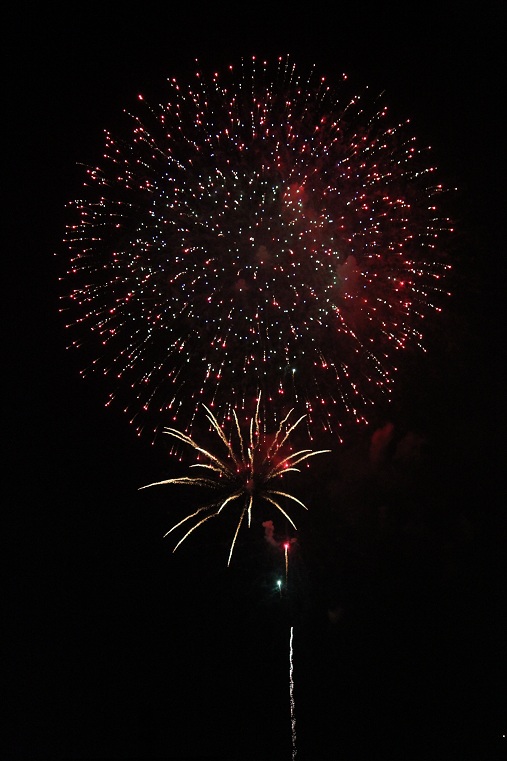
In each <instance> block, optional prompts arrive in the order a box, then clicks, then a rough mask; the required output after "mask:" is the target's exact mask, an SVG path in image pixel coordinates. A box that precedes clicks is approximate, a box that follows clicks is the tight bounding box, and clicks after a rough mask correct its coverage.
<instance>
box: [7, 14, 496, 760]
mask: <svg viewBox="0 0 507 761" xmlns="http://www.w3.org/2000/svg"><path fill="white" fill-rule="evenodd" d="M166 5H167V8H169V7H172V4H169V3H167V4H166ZM115 8H116V4H112V3H111V4H102V5H99V4H95V3H87V4H82V5H80V6H79V7H74V5H73V4H70V5H62V6H60V7H56V6H55V5H51V6H50V9H49V10H48V8H47V7H44V6H38V7H37V8H36V9H35V10H34V9H32V8H30V7H29V6H28V5H25V4H23V3H17V4H16V5H14V4H13V5H12V6H11V10H10V12H8V13H7V14H4V15H6V20H7V21H8V23H7V25H6V27H5V28H6V31H4V49H5V50H6V53H7V55H6V63H5V65H4V71H5V70H6V77H5V78H4V81H5V83H6V85H7V92H5V91H4V120H3V121H4V126H5V125H6V127H7V138H5V139H4V156H3V166H4V178H5V180H4V186H5V187H6V189H7V199H6V200H7V209H6V211H7V214H6V218H5V225H6V229H7V235H6V236H5V238H4V251H3V259H4V264H6V265H7V277H6V280H5V281H4V282H5V287H4V297H5V298H4V301H5V303H6V306H7V310H6V317H5V318H4V334H3V339H4V357H5V356H6V359H4V378H5V380H6V381H7V388H6V391H5V392H4V397H3V398H4V408H5V410H6V418H7V425H6V426H3V440H4V450H5V455H6V456H5V455H4V461H6V465H7V468H6V475H7V479H6V481H5V482H4V484H5V485H4V490H3V491H4V499H3V509H4V511H5V512H6V514H7V520H6V521H4V527H6V528H7V531H6V532H4V535H5V536H6V539H7V543H6V549H7V552H6V553H4V557H5V558H6V560H7V562H6V563H5V569H6V573H5V575H6V579H7V614H6V616H5V619H4V624H6V627H5V626H4V628H6V629H7V647H8V650H7V654H6V656H5V657H4V660H5V662H6V664H7V666H8V675H7V678H6V679H5V680H4V682H5V683H6V685H7V695H6V699H5V700H6V703H5V708H6V709H7V708H8V709H9V714H10V716H11V718H10V720H9V723H8V729H9V732H8V737H7V746H6V748H5V751H4V752H3V753H2V755H3V757H4V758H6V759H32V758H33V759H128V758H166V759H234V760H235V761H242V760H243V759H244V760H245V761H248V760H250V759H252V760H253V759H255V761H272V760H273V761H275V760H276V761H283V760H284V759H287V760H288V759H290V758H291V735H290V713H289V633H290V626H291V625H292V626H293V627H294V683H295V704H296V722H297V724H296V726H297V748H298V755H297V759H298V761H325V760H326V759H340V761H342V760H343V761H356V760H358V761H359V759H363V758H364V759H366V758H367V759H369V761H375V760H376V759H390V761H391V760H393V759H400V761H437V760H440V759H441V760H442V761H444V760H452V759H456V761H460V760H461V759H474V760H475V761H490V759H491V760H493V759H497V758H502V757H504V756H503V754H505V750H506V740H505V734H507V712H506V706H507V700H506V692H505V686H504V684H503V682H504V681H505V680H506V677H507V668H506V665H507V659H506V656H505V646H504V642H503V640H504V639H505V634H506V630H505V613H506V610H505V601H504V599H503V598H504V596H505V581H506V573H505V571H506V563H505V555H506V532H505V525H506V524H505V515H504V510H505V500H504V499H503V497H504V488H503V487H504V479H503V474H504V468H505V457H504V447H503V436H504V411H505V408H504V395H505V372H504V371H503V370H502V365H503V361H504V359H505V358H504V344H505V341H504V333H503V326H504V324H505V315H504V306H503V305H504V302H505V294H504V284H505V241H504V237H503V235H502V236H501V231H502V228H501V216H500V215H501V214H502V215H504V214H505V208H504V207H505V201H504V196H505V193H504V190H505V187H504V182H505V179H504V176H503V175H504V161H502V158H501V157H502V156H503V153H504V150H503V149H504V132H505V128H504V123H503V121H501V119H500V112H501V111H503V101H504V97H503V90H504V89H505V77H504V68H503V56H502V55H501V48H502V45H503V43H504V40H503V38H502V36H501V34H500V29H501V28H502V24H501V21H500V8H501V5H500V3H492V2H490V3H483V4H481V5H480V7H478V8H475V9H474V10H473V12H472V11H467V10H465V6H464V5H462V4H454V3H453V4H447V5H446V6H445V11H444V9H443V4H437V3H435V4H427V3H424V4H423V3H421V4H416V5H415V6H414V5H413V4H412V5H411V6H410V7H409V6H407V10H406V11H404V12H400V11H399V10H394V8H391V7H390V6H389V5H387V6H386V5H383V6H382V7H380V8H379V9H378V10H377V11H376V12H375V13H374V14H373V15H372V14H371V12H370V11H369V10H368V6H367V5H365V6H364V7H362V6H356V5H354V7H353V8H352V9H351V8H348V7H347V6H346V5H343V4H337V5H336V8H337V10H336V14H335V15H334V17H330V16H329V15H328V12H327V10H326V7H325V6H324V5H321V6H319V5H318V4H317V5H312V4H307V5H305V6H302V8H301V9H300V10H297V4H292V5H290V4H287V5H285V4H284V5H283V6H282V5H276V7H275V9H273V8H270V7H269V5H268V4H264V3H260V4H259V3H257V4H252V5H249V6H248V7H247V9H243V8H241V7H239V6H238V7H237V8H236V10H234V11H232V10H225V8H224V9H222V5H221V4H218V7H213V4H211V3H210V4H208V5H206V6H203V7H202V8H201V7H200V6H199V5H195V4H193V5H191V7H190V8H189V9H188V10H185V6H184V4H183V3H179V4H178V5H177V6H176V10H175V9H174V8H173V9H172V10H171V11H170V10H161V9H160V8H161V5H160V4H158V3H157V4H153V3H149V2H148V3H143V4H139V5H138V6H134V8H133V10H131V11H129V12H127V11H126V9H125V7H121V6H118V8H119V9H118V10H117V11H115ZM4 20H5V19H4ZM285 52H289V53H290V54H291V56H292V57H293V59H294V60H295V61H296V62H298V61H301V63H302V64H307V63H315V64H316V67H317V69H319V70H322V72H323V73H325V74H327V75H329V76H330V77H331V76H332V75H334V74H335V73H336V74H337V75H338V74H341V73H342V72H346V73H347V74H348V75H349V78H353V79H354V80H357V82H358V84H359V85H364V84H368V85H369V86H370V87H371V89H372V90H373V91H378V92H381V91H384V90H385V91H386V100H387V102H388V103H389V105H390V106H391V107H392V110H393V113H394V114H395V115H399V116H400V118H406V117H410V118H411V121H412V128H413V131H414V133H415V134H416V135H417V136H418V139H420V141H421V143H424V144H429V145H431V146H432V149H433V156H434V160H435V163H436V164H437V165H438V167H439V176H440V177H441V178H442V180H443V181H444V182H445V183H446V184H448V185H449V186H452V187H456V188H457V189H458V190H457V192H456V193H455V194H454V199H453V208H452V213H453V215H454V217H455V219H456V228H457V231H458V232H457V234H456V237H455V243H454V249H455V250H454V252H453V264H454V275H453V297H452V298H451V300H450V302H449V306H448V309H447V311H446V313H445V314H444V315H443V318H442V320H441V323H439V325H438V326H437V329H436V330H435V334H434V335H433V336H431V345H430V347H429V351H428V353H427V354H425V355H423V356H421V357H415V358H407V362H406V364H405V365H404V366H403V367H402V371H401V373H400V384H399V391H398V394H397V395H396V394H395V401H394V403H393V405H392V408H391V409H390V410H387V411H385V410H380V411H379V416H378V420H377V421H375V425H374V427H373V428H371V429H370V430H369V432H367V433H364V432H363V433H361V434H359V433H357V432H354V431H350V435H349V437H347V438H346V442H345V444H344V445H343V446H341V447H340V446H337V447H336V451H334V452H333V455H332V456H331V457H330V459H327V460H324V459H323V460H322V461H321V462H320V463H319V464H318V465H316V467H315V470H312V471H311V472H310V473H311V476H307V475H306V474H305V476H304V477H303V479H302V482H301V487H300V488H301V492H298V491H297V487H296V486H295V487H294V491H296V492H297V493H298V495H299V494H300V495H301V496H302V498H304V499H305V500H306V502H307V504H308V505H309V507H310V509H309V511H308V513H307V514H304V515H303V516H302V520H301V521H300V522H299V529H300V530H299V532H298V535H297V542H295V543H294V545H293V548H292V549H291V559H290V570H291V574H292V588H291V592H290V594H288V595H284V596H283V597H280V595H279V594H278V592H277V591H276V579H277V578H278V576H279V575H280V574H283V553H282V552H281V551H280V550H279V549H276V548H274V547H272V546H271V545H270V544H269V543H268V542H267V541H266V539H265V537H264V532H263V529H262V527H261V526H260V520H258V521H257V523H256V524H255V525H253V527H252V529H251V530H250V532H248V531H246V530H245V531H244V532H242V534H241V535H240V539H239V542H238V546H237V548H236V550H235V554H234V556H233V557H234V560H233V563H232V565H231V567H230V568H227V567H226V562H227V555H228V549H229V544H230V538H231V532H232V531H233V530H234V528H233V526H232V524H229V523H228V522H227V520H226V521H224V522H223V523H220V522H219V521H216V522H213V523H215V524H216V525H210V526H209V528H208V526H206V527H203V529H202V531H200V532H196V534H195V535H193V536H192V538H191V539H189V541H188V542H187V543H185V544H184V545H183V546H182V547H181V548H180V549H179V550H178V552H177V553H176V554H172V552H171V550H172V546H173V545H172V544H171V543H170V542H169V543H168V540H164V539H163V538H162V537H163V534H164V533H165V531H166V530H167V529H168V528H169V527H170V526H171V525H172V524H173V523H174V519H173V515H174V511H175V510H177V509H178V504H177V501H178V499H182V497H181V496H178V494H177V493H173V492H171V491H170V490H166V491H163V490H162V491H157V492H155V491H141V492H139V491H138V489H139V487H140V486H142V485H144V484H146V483H149V482H150V481H153V480H158V479H160V478H164V477H167V474H169V473H171V467H172V463H171V462H170V461H169V459H168V457H167V455H166V452H165V450H164V448H163V447H158V448H157V447H156V446H155V447H154V446H152V445H151V444H150V442H149V441H148V440H143V439H139V438H138V437H137V436H136V435H135V433H134V430H133V428H132V427H131V426H130V425H129V423H128V420H127V418H126V416H124V415H123V413H122V411H121V410H120V409H119V407H115V406H114V405H113V406H111V407H109V408H107V409H106V408H105V407H104V402H105V400H106V389H105V388H104V387H103V385H102V383H101V381H100V379H93V378H91V379H88V380H83V379H81V377H80V376H79V369H80V368H81V366H82V361H81V357H80V356H79V353H77V352H70V351H68V350H66V348H65V347H66V343H67V336H66V334H65V330H64V326H63V320H62V318H61V316H60V314H59V311H58V310H59V307H60V296H61V295H62V294H63V293H64V292H65V285H64V284H62V283H61V282H60V281H59V278H60V277H61V276H62V275H63V274H64V272H65V252H64V249H63V247H62V244H61V241H62V238H63V233H64V225H65V204H66V202H67V201H68V200H71V199H72V198H75V197H76V196H78V195H79V187H80V182H81V177H82V175H81V172H80V169H79V167H78V164H79V162H83V163H88V162H89V163H95V162H96V161H99V160H100V155H101V152H102V135H103V130H104V129H105V128H108V129H111V130H113V131H114V128H115V125H117V124H119V123H120V121H121V118H120V117H121V112H122V109H123V108H130V107H135V101H136V96H137V94H138V93H139V92H156V93H163V91H164V81H165V79H166V77H169V76H173V75H174V76H177V77H179V78H184V77H185V76H186V75H187V74H189V73H191V72H192V71H193V68H194V65H193V61H194V59H195V58H199V60H201V61H202V62H203V64H209V65H210V66H211V67H216V68H219V67H220V66H224V65H226V64H229V63H231V62H233V63H234V62H236V61H238V59H239V58H240V57H241V56H251V55H253V54H255V55H258V56H259V57H268V58H274V57H275V56H278V55H279V54H283V53H285ZM161 97H162V96H161ZM4 208H5V204H4ZM503 221H504V220H503V218H502V222H503ZM4 229H5V228H4ZM5 348H6V349H7V352H5ZM375 432H376V433H375ZM277 528H278V530H279V532H280V537H282V538H283V537H284V536H285V534H284V532H285V531H286V527H285V526H283V525H282V523H281V522H280V524H279V526H277ZM292 535H293V534H291V536H292ZM194 536H195V539H194Z"/></svg>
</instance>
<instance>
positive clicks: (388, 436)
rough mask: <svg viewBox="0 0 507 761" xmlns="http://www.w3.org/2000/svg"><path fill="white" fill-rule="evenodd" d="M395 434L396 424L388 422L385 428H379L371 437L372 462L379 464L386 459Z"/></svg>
mask: <svg viewBox="0 0 507 761" xmlns="http://www.w3.org/2000/svg"><path fill="white" fill-rule="evenodd" d="M393 435H394V425H393V424H392V423H386V424H385V425H384V426H383V428H378V429H377V430H376V431H375V432H374V433H373V434H372V437H371V441H370V462H371V464H372V465H379V464H380V463H381V462H382V461H383V460H385V458H386V455H387V447H388V446H389V444H390V443H391V441H392V438H393Z"/></svg>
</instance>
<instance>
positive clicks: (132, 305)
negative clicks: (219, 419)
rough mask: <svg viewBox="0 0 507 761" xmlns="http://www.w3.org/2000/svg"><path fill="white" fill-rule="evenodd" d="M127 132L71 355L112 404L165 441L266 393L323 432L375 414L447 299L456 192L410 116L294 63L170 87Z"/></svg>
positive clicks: (90, 235) (82, 205) (97, 191)
mask: <svg viewBox="0 0 507 761" xmlns="http://www.w3.org/2000/svg"><path fill="white" fill-rule="evenodd" d="M126 119H127V123H128V125H129V126H128V128H127V130H126V135H125V136H124V137H123V138H121V139H119V138H116V137H113V136H112V135H111V134H109V133H106V138H105V153H104V158H103V163H102V165H101V166H100V167H89V168H88V169H87V179H86V181H85V183H84V187H83V198H82V199H80V200H76V201H74V202H72V203H71V204H69V214H70V219H69V224H68V228H67V234H66V240H65V250H66V251H67V254H66V255H67V256H68V261H69V265H68V274H67V276H66V278H65V280H66V285H67V290H66V295H65V302H66V303H65V312H66V314H67V315H68V320H67V322H68V326H69V328H70V329H71V331H72V332H73V333H74V335H75V340H71V342H70V343H75V344H82V343H84V342H85V341H83V339H84V338H86V337H88V338H90V368H91V369H94V370H99V371H102V372H103V373H104V375H105V376H106V378H107V382H108V383H109V384H110V387H109V388H110V397H109V400H108V403H109V401H112V400H113V399H115V398H119V399H120V401H122V403H123V405H124V406H125V407H126V411H127V412H128V413H129V415H130V418H131V420H132V422H133V423H134V425H135V426H136V429H137V430H138V432H139V433H141V432H142V431H143V430H147V431H151V435H153V434H154V432H156V431H157V430H159V429H161V428H162V427H163V426H164V425H174V424H176V422H177V424H178V425H180V426H182V427H183V428H184V429H185V430H186V431H187V433H191V431H192V427H193V421H194V418H195V415H196V410H197V409H199V407H200V405H201V404H203V403H204V404H206V405H207V406H208V407H210V408H211V409H216V410H218V409H219V410H221V414H223V416H224V419H226V418H227V417H228V418H229V419H230V418H231V415H232V410H233V409H243V408H246V406H247V403H248V401H249V400H250V414H251V413H252V405H255V401H254V400H255V399H256V398H257V396H258V394H259V392H261V393H262V398H263V400H264V404H265V405H266V408H267V407H268V406H269V408H270V409H271V410H274V411H275V412H274V414H279V416H280V417H279V419H281V417H282V416H283V415H284V414H285V413H286V410H287V409H288V408H289V407H295V408H296V409H298V410H300V411H301V412H303V413H304V414H306V416H307V420H308V426H309V430H312V431H313V432H316V431H318V430H322V429H327V430H335V431H338V429H339V428H340V426H341V425H342V423H343V421H363V420H367V419H368V416H369V412H370V410H371V407H372V405H373V404H375V403H376V402H377V401H378V400H379V399H380V398H381V397H383V396H384V397H389V394H390V392H391V388H392V385H393V380H394V377H395V371H396V366H397V363H398V357H399V353H400V351H402V350H404V349H408V348H415V347H423V346H424V336H423V328H422V326H423V323H424V320H425V318H426V317H428V316H429V315H430V314H432V313H435V312H438V311H439V310H440V309H441V305H442V303H443V301H444V297H445V282H446V278H445V274H446V270H447V269H448V265H447V264H446V256H445V248H446V240H447V235H448V233H449V232H450V223H449V221H448V219H447V218H446V217H444V216H443V215H442V212H441V211H440V205H439V204H440V197H441V195H442V192H443V190H444V189H443V188H442V186H441V185H440V184H438V182H436V181H435V179H434V176H435V172H434V167H433V166H432V165H431V164H430V163H428V162H429V159H428V155H427V151H426V149H424V150H421V149H419V148H418V146H417V145H416V141H415V139H414V138H413V137H412V135H411V134H410V132H409V129H408V122H406V123H402V124H394V125H393V124H390V122H389V119H388V114H387V108H386V107H384V106H379V103H378V100H377V99H375V98H373V99H372V98H370V97H369V94H368V92H367V91H365V93H364V95H363V96H359V95H353V96H351V95H350V94H349V86H348V83H347V82H346V78H341V80H340V81H339V82H338V83H337V84H336V85H333V86H331V85H328V84H327V82H326V80H325V79H324V78H322V77H320V76H317V74H316V73H315V72H314V71H313V70H310V71H309V72H306V73H303V72H301V73H300V71H299V70H298V68H297V67H296V66H295V65H294V64H293V63H292V62H291V60H290V59H289V57H284V58H280V59H278V60H277V61H276V62H275V64H274V65H269V64H267V63H264V62H262V63H261V62H258V61H256V60H255V59H252V60H249V61H242V62H241V63H240V64H239V65H238V67H237V68H235V67H232V66H231V67H230V68H229V69H227V70H225V71H224V72H223V73H222V74H219V73H213V74H202V73H201V72H199V71H197V73H196V76H195V79H194V80H193V81H191V82H190V83H188V84H180V83H179V82H178V81H176V80H175V79H171V80H169V81H168V92H167V97H166V98H165V99H164V102H163V103H162V104H161V105H156V106H153V105H149V104H148V103H147V102H146V101H145V100H144V99H143V98H142V97H141V96H139V105H138V113H137V114H127V115H126ZM93 352H95V353H94V354H92V353H93ZM83 372H86V370H85V371H83ZM252 400H253V401H252ZM277 411H278V413H277ZM338 432H339V431H338Z"/></svg>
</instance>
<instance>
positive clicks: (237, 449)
mask: <svg viewBox="0 0 507 761" xmlns="http://www.w3.org/2000/svg"><path fill="white" fill-rule="evenodd" d="M259 408H260V396H259V398H258V400H257V408H256V412H255V415H254V416H253V417H252V418H251V420H250V425H249V429H248V434H247V436H245V435H244V434H243V432H242V429H241V426H240V423H239V420H238V416H237V415H236V412H235V411H234V410H233V418H234V425H233V427H232V431H231V435H230V436H227V434H226V432H225V430H224V428H223V427H222V426H221V425H220V423H219V422H218V420H217V418H216V417H215V415H214V414H213V413H212V412H211V411H210V410H209V409H208V408H205V409H206V412H207V419H208V421H209V423H210V425H211V429H212V431H214V433H215V434H216V436H217V437H218V439H219V444H220V447H221V450H222V451H223V454H222V453H220V454H216V453H215V452H214V451H211V450H210V449H209V448H204V447H203V446H201V445H199V444H198V443H197V442H196V441H194V440H193V439H192V438H191V437H190V436H188V435H187V434H186V433H183V432H181V431H178V430H176V429H175V428H166V429H165V432H166V433H167V434H169V435H170V436H172V437H173V438H175V439H176V440H177V441H179V442H182V443H183V444H186V445H187V446H189V447H191V449H192V450H193V451H194V453H195V454H196V455H198V456H200V457H203V458H204V461H203V462H197V463H195V464H194V465H192V466H191V467H192V468H199V469H200V473H199V475H196V476H183V477H179V478H169V479H166V480H164V481H157V482H155V483H151V484H147V485H146V486H142V487H141V488H142V489H146V488H148V487H150V486H158V485H164V484H172V485H184V486H196V487H204V488H205V489H207V490H209V491H211V492H212V493H215V494H216V495H217V496H216V497H215V498H214V499H213V501H212V502H211V503H210V504H205V505H203V506H201V507H199V508H197V509H196V510H194V511H193V512H191V513H190V514H188V515H187V516H185V518H183V519H182V520H181V521H179V522H178V523H176V524H175V525H174V526H173V527H172V528H171V529H169V531H168V532H167V533H166V534H165V536H168V534H170V533H172V531H174V530H175V529H177V528H179V527H180V526H182V525H183V524H184V523H187V521H191V520H192V519H195V521H194V524H193V526H192V527H191V528H190V529H189V530H188V531H187V532H186V533H185V535H184V536H183V537H182V538H181V539H180V540H179V542H178V543H177V544H176V546H175V548H174V550H176V549H177V548H178V547H179V546H180V544H181V543H182V542H183V541H185V539H186V538H187V537H188V536H189V535H190V534H191V533H192V532H193V531H195V529H196V528H198V527H199V526H201V525H202V524H203V523H205V522H206V521H208V520H209V519H210V518H215V517H217V516H219V515H220V514H221V512H222V510H223V509H224V508H225V507H230V506H232V505H234V504H236V503H239V504H240V506H241V507H240V514H239V520H238V523H237V526H236V531H235V534H234V537H233V540H232V543H231V547H230V551H229V558H228V563H227V564H228V565H229V564H230V562H231V557H232V553H233V550H234V545H235V543H236V539H237V536H238V533H239V530H240V527H241V524H242V523H243V520H244V518H245V516H246V517H247V521H248V526H250V525H251V518H252V508H253V506H254V502H257V501H258V500H264V501H265V502H268V503H269V504H271V505H273V506H274V507H275V508H276V509H277V510H278V511H279V512H280V513H282V515H284V516H285V518H286V519H287V520H288V521H289V522H290V523H291V524H292V526H294V528H296V526H295V524H294V521H293V520H292V518H291V517H290V515H289V514H288V512H287V508H286V507H282V503H283V502H285V501H289V502H295V503H296V504H298V505H299V506H300V507H303V508H304V509H308V508H307V507H306V505H304V504H303V502H301V500H299V499H298V498H297V497H295V496H294V495H293V494H290V493H289V492H287V491H286V490H281V489H280V488H276V482H278V481H280V480H281V479H283V477H284V476H285V475H286V474H287V473H289V472H299V468H297V467H296V466H297V465H299V464H301V463H303V462H305V461H307V460H308V459H309V458H310V457H315V455H318V454H323V453H324V452H329V450H318V451H314V450H311V449H300V450H297V451H293V450H292V447H291V445H290V436H291V434H292V433H293V431H294V430H295V429H296V428H297V427H298V426H299V425H300V423H301V422H302V420H303V419H304V416H303V417H300V418H299V419H298V420H296V421H295V422H291V414H292V410H291V411H290V412H289V413H288V414H287V415H286V416H285V417H284V418H283V419H282V421H281V423H280V425H279V427H278V429H277V430H276V432H275V433H274V435H269V434H268V433H267V432H266V430H265V428H264V425H263V422H262V420H261V418H260V413H259ZM274 482H275V483H274ZM285 555H286V563H287V549H286V550H285Z"/></svg>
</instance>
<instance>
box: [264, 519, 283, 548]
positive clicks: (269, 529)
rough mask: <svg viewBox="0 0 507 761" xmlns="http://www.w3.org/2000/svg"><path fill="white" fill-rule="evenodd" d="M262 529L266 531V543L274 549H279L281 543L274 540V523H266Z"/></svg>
mask: <svg viewBox="0 0 507 761" xmlns="http://www.w3.org/2000/svg"><path fill="white" fill-rule="evenodd" d="M262 527H263V529H264V539H265V540H266V542H267V543H268V544H270V545H271V546H272V547H279V546H280V543H279V542H277V541H276V539H275V538H274V533H275V527H274V524H273V521H264V522H263V524H262Z"/></svg>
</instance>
